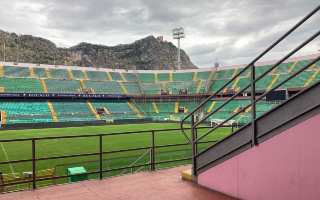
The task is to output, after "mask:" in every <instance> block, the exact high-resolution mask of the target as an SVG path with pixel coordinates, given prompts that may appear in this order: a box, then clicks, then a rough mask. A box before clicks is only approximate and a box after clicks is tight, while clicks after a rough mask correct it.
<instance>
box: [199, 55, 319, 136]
mask: <svg viewBox="0 0 320 200" xmlns="http://www.w3.org/2000/svg"><path fill="white" fill-rule="evenodd" d="M319 60H320V56H318V57H317V58H316V59H314V60H313V61H312V62H310V63H309V64H308V65H306V66H305V67H303V68H301V69H300V70H298V71H297V72H295V73H293V74H292V75H291V76H289V77H288V78H287V79H285V80H283V81H282V82H280V83H279V84H277V85H276V86H275V87H274V88H272V89H271V90H269V91H267V92H265V93H263V94H262V95H260V96H259V97H258V98H257V99H256V100H255V103H257V102H258V101H260V100H262V99H263V98H264V97H265V96H266V95H267V94H269V93H270V92H272V91H274V90H276V89H277V88H279V87H280V86H282V85H283V84H285V83H286V82H288V81H290V80H291V79H293V78H294V77H296V76H297V75H298V74H300V73H301V72H302V71H304V70H306V69H307V68H309V67H311V66H312V65H313V64H315V63H317V62H318V61H319ZM256 81H257V80H255V81H254V82H256ZM250 106H252V105H251V104H248V105H247V106H245V107H243V108H242V109H240V110H239V111H238V112H237V113H235V114H234V115H232V116H231V117H229V118H227V119H226V120H224V121H223V122H221V123H220V124H219V125H223V124H224V123H226V122H228V121H229V120H230V119H233V118H234V117H235V116H237V115H239V114H240V113H241V112H243V111H244V110H246V109H247V108H249V107H250ZM218 128H220V127H219V126H215V127H214V128H212V129H210V130H209V131H208V132H206V133H205V134H203V135H202V136H201V137H199V138H197V139H196V140H195V142H199V141H200V140H202V139H203V138H205V137H206V136H207V135H209V134H210V133H212V132H213V131H215V130H216V129H218Z"/></svg>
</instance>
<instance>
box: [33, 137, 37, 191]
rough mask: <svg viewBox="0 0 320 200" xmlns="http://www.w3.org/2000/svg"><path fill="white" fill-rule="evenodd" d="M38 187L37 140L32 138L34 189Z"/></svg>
mask: <svg viewBox="0 0 320 200" xmlns="http://www.w3.org/2000/svg"><path fill="white" fill-rule="evenodd" d="M36 188H37V186H36V140H35V139H32V189H34V190H35V189H36Z"/></svg>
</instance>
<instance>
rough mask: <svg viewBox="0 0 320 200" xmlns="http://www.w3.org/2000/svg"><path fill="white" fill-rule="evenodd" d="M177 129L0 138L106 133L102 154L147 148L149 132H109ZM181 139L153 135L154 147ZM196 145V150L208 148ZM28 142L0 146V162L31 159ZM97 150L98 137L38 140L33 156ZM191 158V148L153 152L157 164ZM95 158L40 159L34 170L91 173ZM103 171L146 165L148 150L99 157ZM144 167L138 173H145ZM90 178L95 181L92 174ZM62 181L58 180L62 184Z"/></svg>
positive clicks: (14, 169)
mask: <svg viewBox="0 0 320 200" xmlns="http://www.w3.org/2000/svg"><path fill="white" fill-rule="evenodd" d="M175 128H179V125H178V124H174V123H161V124H155V123H150V124H129V125H107V126H87V127H75V128H74V127H73V128H54V129H34V130H15V131H0V139H17V138H34V137H37V138H39V137H48V136H69V135H96V134H108V135H107V136H104V137H103V151H105V152H110V151H116V150H122V149H132V148H140V147H150V146H151V144H152V137H151V132H147V133H134V134H126V135H113V134H112V133H120V132H127V131H130V132H131V131H141V130H159V129H175ZM204 131H205V130H199V132H198V135H201V134H202V133H203V132H204ZM230 132H231V130H230V128H221V129H219V130H217V131H216V132H214V133H213V134H211V135H209V137H207V138H206V139H205V140H206V141H218V140H221V139H222V138H224V137H225V136H226V135H228V134H229V133H230ZM186 142H187V141H186V139H185V137H184V136H183V135H182V134H181V131H180V130H177V131H165V132H156V133H155V145H168V144H179V143H186ZM211 144H212V143H207V144H200V145H199V146H198V147H199V149H200V151H201V150H202V149H205V148H206V147H207V146H208V145H211ZM31 147H32V146H31V141H21V142H13V143H0V161H1V162H3V161H7V160H21V159H31V156H32V153H31V152H32V151H31V149H32V148H31ZM98 151H99V137H89V138H72V139H53V140H39V141H37V142H36V157H37V158H44V157H52V156H63V155H72V154H83V153H96V152H98ZM188 157H191V146H190V145H184V146H175V147H165V148H157V149H156V150H155V161H156V162H161V161H166V160H174V159H182V158H188ZM98 159H99V157H98V156H96V155H94V156H86V157H75V158H65V159H54V160H43V161H38V162H37V163H36V170H37V171H40V170H44V169H50V168H54V169H55V171H56V175H65V173H66V169H67V168H68V167H74V166H84V167H85V168H86V169H87V170H88V171H89V172H94V171H97V170H98V169H99V162H98ZM103 160H104V161H103V169H104V170H106V169H114V168H120V167H126V166H132V165H139V164H144V163H148V162H149V161H150V157H149V149H143V150H135V151H126V152H121V153H114V154H111V153H107V154H104V156H103ZM186 163H190V161H180V162H171V163H162V164H158V165H156V168H163V167H170V166H176V165H179V164H186ZM146 169H147V167H145V168H141V169H140V170H146ZM131 170H132V171H135V170H138V169H129V170H119V171H113V172H108V173H104V176H105V177H107V176H113V175H120V174H123V173H128V172H131ZM27 171H32V165H31V162H25V163H15V164H6V165H1V166H0V172H2V173H8V174H10V173H18V174H21V173H23V172H27ZM90 178H96V175H92V176H91V177H90ZM65 181H67V180H66V179H63V180H60V182H65Z"/></svg>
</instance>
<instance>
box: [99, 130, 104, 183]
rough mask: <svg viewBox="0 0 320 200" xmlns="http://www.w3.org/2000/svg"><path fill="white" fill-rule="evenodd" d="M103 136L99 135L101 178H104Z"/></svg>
mask: <svg viewBox="0 0 320 200" xmlns="http://www.w3.org/2000/svg"><path fill="white" fill-rule="evenodd" d="M102 139H103V138H102V135H99V178H100V180H101V179H102V178H103V174H102V170H103V144H102Z"/></svg>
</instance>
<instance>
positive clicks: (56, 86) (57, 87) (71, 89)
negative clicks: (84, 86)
mask: <svg viewBox="0 0 320 200" xmlns="http://www.w3.org/2000/svg"><path fill="white" fill-rule="evenodd" d="M45 82H46V85H47V88H48V92H52V93H79V92H80V91H81V89H80V88H81V87H80V82H79V81H78V80H56V79H47V80H45Z"/></svg>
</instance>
